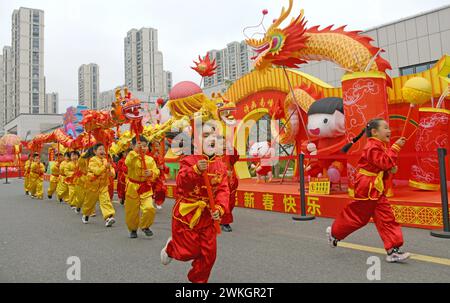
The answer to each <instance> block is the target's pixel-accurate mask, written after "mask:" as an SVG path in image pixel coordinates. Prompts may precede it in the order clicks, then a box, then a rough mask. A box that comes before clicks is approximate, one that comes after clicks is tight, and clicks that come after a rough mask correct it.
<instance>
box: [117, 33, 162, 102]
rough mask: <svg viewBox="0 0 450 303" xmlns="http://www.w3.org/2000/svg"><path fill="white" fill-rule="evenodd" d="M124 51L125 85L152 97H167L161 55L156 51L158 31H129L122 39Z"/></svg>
mask: <svg viewBox="0 0 450 303" xmlns="http://www.w3.org/2000/svg"><path fill="white" fill-rule="evenodd" d="M124 51H125V85H126V86H127V87H128V88H129V89H131V90H133V91H137V92H144V93H147V94H150V95H152V96H164V95H167V93H166V90H167V87H168V84H167V81H165V80H164V79H165V75H164V74H165V72H164V68H163V54H162V52H161V51H159V50H158V30H156V29H153V28H141V29H140V30H136V29H132V30H130V31H129V32H128V33H127V36H126V38H125V39H124ZM170 78H171V77H170Z"/></svg>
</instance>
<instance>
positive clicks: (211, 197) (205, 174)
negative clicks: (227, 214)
mask: <svg viewBox="0 0 450 303" xmlns="http://www.w3.org/2000/svg"><path fill="white" fill-rule="evenodd" d="M202 175H203V181H204V182H205V185H206V191H207V192H208V197H209V207H210V208H211V210H214V209H215V206H216V203H215V202H214V195H213V192H212V188H211V184H210V183H209V177H208V172H207V171H206V170H205V171H204V172H203V174H202ZM214 227H215V228H216V232H217V234H220V232H221V231H220V224H219V221H215V220H214Z"/></svg>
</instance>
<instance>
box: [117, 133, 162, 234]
mask: <svg viewBox="0 0 450 303" xmlns="http://www.w3.org/2000/svg"><path fill="white" fill-rule="evenodd" d="M147 144H148V142H147V140H146V139H145V138H144V137H141V138H140V142H137V140H136V138H133V141H132V145H133V150H132V151H131V152H130V153H129V154H128V156H127V158H126V159H125V165H126V166H127V171H128V172H127V176H128V178H127V182H126V183H127V185H126V192H125V221H126V224H127V226H128V230H129V231H130V238H132V239H135V238H137V230H138V228H140V229H141V230H142V231H143V232H144V233H145V235H146V236H147V237H151V236H153V232H152V231H151V230H150V227H151V226H152V224H153V220H154V219H155V212H156V210H155V207H154V206H153V199H152V196H153V190H152V184H151V182H153V181H155V180H156V178H158V176H159V169H158V167H157V166H156V163H155V161H154V160H153V158H152V157H150V156H148V155H146V153H147V151H148V146H147ZM141 155H145V156H144V157H145V167H144V165H143V164H144V162H143V158H142V156H141Z"/></svg>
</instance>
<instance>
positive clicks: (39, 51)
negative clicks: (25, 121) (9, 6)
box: [11, 7, 45, 118]
mask: <svg viewBox="0 0 450 303" xmlns="http://www.w3.org/2000/svg"><path fill="white" fill-rule="evenodd" d="M11 33H12V45H11V60H12V61H11V64H12V97H13V100H12V102H13V103H14V109H13V111H14V113H13V118H15V117H17V116H19V115H20V114H41V113H45V77H44V12H43V11H42V10H38V9H30V8H23V7H21V8H20V9H18V10H14V12H13V14H12V29H11Z"/></svg>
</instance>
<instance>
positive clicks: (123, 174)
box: [116, 150, 130, 205]
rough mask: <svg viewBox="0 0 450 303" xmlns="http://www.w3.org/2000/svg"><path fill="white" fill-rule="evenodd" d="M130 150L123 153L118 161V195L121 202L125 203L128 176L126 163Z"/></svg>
mask: <svg viewBox="0 0 450 303" xmlns="http://www.w3.org/2000/svg"><path fill="white" fill-rule="evenodd" d="M129 152H130V150H126V151H124V152H123V153H122V156H121V158H120V160H119V162H117V165H116V167H117V197H118V198H119V201H120V204H122V205H124V204H125V185H126V178H127V170H128V169H127V166H126V165H125V159H126V158H127V156H128V153H129Z"/></svg>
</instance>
